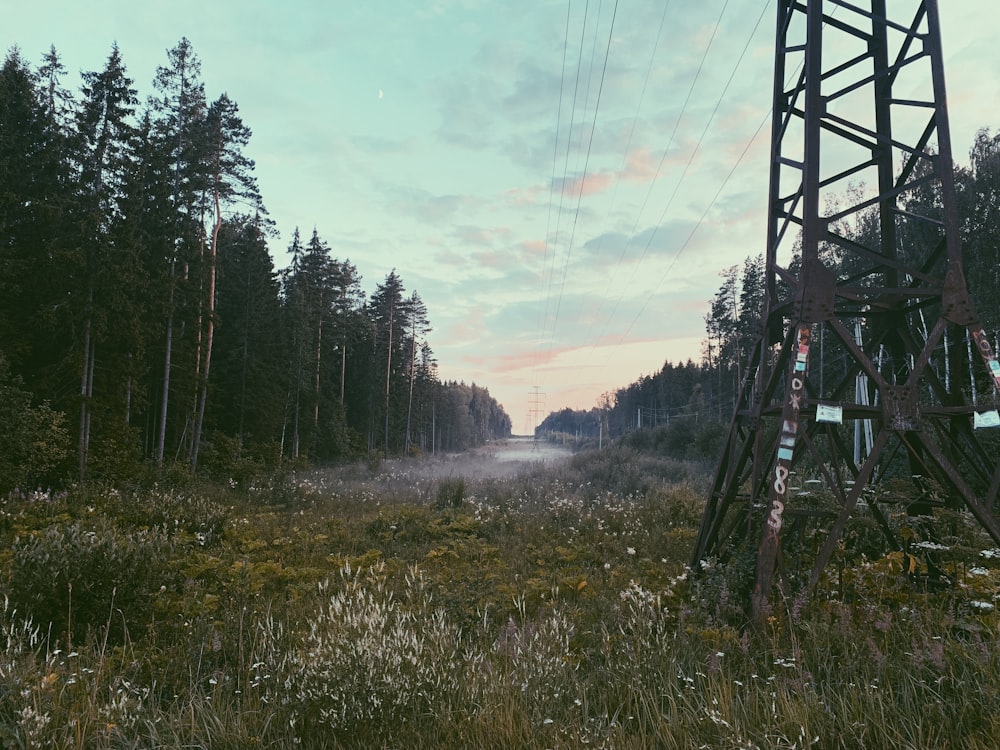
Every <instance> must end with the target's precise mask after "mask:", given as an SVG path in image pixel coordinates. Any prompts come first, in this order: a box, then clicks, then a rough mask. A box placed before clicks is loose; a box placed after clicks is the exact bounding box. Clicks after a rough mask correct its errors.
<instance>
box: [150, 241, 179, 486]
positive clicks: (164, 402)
mask: <svg viewBox="0 0 1000 750" xmlns="http://www.w3.org/2000/svg"><path fill="white" fill-rule="evenodd" d="M176 264H177V260H176V259H175V258H171V259H170V293H169V295H168V297H167V309H168V313H167V341H166V346H165V348H166V354H165V355H164V358H163V359H164V361H163V397H162V399H161V401H160V426H159V433H158V434H157V436H156V456H155V460H156V466H157V468H160V467H162V466H163V449H164V446H165V445H166V442H167V411H168V404H169V401H170V359H171V356H172V355H173V350H174V283H175V281H176V279H175V277H174V274H175V272H176Z"/></svg>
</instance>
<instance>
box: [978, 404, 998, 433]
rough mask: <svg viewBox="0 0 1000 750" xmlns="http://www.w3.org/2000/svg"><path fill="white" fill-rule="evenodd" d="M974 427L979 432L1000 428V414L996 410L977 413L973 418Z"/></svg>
mask: <svg viewBox="0 0 1000 750" xmlns="http://www.w3.org/2000/svg"><path fill="white" fill-rule="evenodd" d="M972 426H973V428H974V429H977V430H980V429H983V428H984V427H1000V412H997V410H996V409H991V410H990V411H977V412H976V413H975V416H973V418H972Z"/></svg>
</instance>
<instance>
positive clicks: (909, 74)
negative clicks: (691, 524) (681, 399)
mask: <svg viewBox="0 0 1000 750" xmlns="http://www.w3.org/2000/svg"><path fill="white" fill-rule="evenodd" d="M777 5H778V12H777V33H776V47H775V49H776V52H775V66H774V89H773V90H774V100H773V106H774V110H773V122H772V133H771V160H770V170H771V172H770V200H769V208H768V229H767V248H766V279H765V285H766V288H765V290H764V305H763V310H762V326H761V333H760V336H759V339H758V340H757V341H756V343H755V345H754V348H753V351H752V354H751V356H750V361H749V367H748V368H747V371H746V372H747V375H746V377H745V379H744V382H743V385H742V387H741V391H740V394H739V397H738V401H737V407H736V412H735V414H734V416H733V419H732V423H731V425H730V429H729V434H728V439H727V443H726V446H725V451H724V455H723V457H722V460H721V462H720V464H719V468H718V471H717V473H716V476H715V481H714V483H713V485H712V489H711V494H710V496H709V498H708V503H707V506H706V510H705V515H704V517H703V519H702V523H701V527H700V529H699V532H698V537H697V541H696V545H695V550H694V553H693V555H692V565H693V566H697V565H698V564H699V561H701V560H703V559H705V558H707V557H710V556H715V555H720V556H725V555H726V554H727V551H731V550H733V549H734V548H736V547H739V546H740V545H741V544H743V545H744V549H746V548H747V545H749V548H750V549H751V550H752V549H753V546H754V545H756V544H757V542H758V540H759V546H758V547H757V551H756V581H755V587H754V590H753V594H752V601H751V603H752V606H753V612H754V615H755V617H758V618H759V617H760V616H761V615H762V614H763V613H764V612H766V611H767V608H768V606H769V600H770V593H771V587H772V579H774V577H775V574H776V573H777V576H778V578H777V580H779V581H781V582H782V585H787V586H788V588H790V589H791V588H796V589H797V590H798V591H800V592H802V591H809V590H811V589H812V588H813V587H814V586H815V585H816V583H817V582H818V581H819V579H820V576H821V575H822V572H823V569H824V567H825V566H826V563H827V562H828V561H829V559H830V557H831V555H832V553H833V552H834V550H835V548H836V546H837V544H838V542H840V541H841V539H842V538H843V535H844V532H845V530H846V529H848V528H849V525H850V524H851V522H852V520H854V519H856V518H857V517H858V516H859V515H860V514H862V513H864V514H865V515H866V516H867V517H870V518H871V519H873V520H874V522H875V523H876V524H877V525H878V527H879V528H880V529H881V532H882V536H883V537H884V539H885V541H886V543H887V545H888V547H889V548H890V549H902V548H903V544H904V542H903V541H902V540H901V539H899V538H897V537H898V534H897V533H896V532H895V531H894V530H893V524H892V523H891V517H892V513H893V512H894V509H893V506H890V505H888V500H889V499H895V500H898V499H899V498H898V497H897V498H890V497H887V496H884V495H882V494H880V493H877V492H871V491H867V492H866V488H867V489H869V490H870V488H872V487H874V486H875V485H876V484H877V483H880V482H882V480H885V479H888V478H900V479H905V480H906V481H907V482H912V483H913V484H914V489H913V491H912V493H910V494H909V497H910V499H912V498H917V500H918V505H911V506H910V508H909V510H910V511H911V512H912V511H913V510H914V509H915V508H917V507H919V510H920V511H921V512H926V511H928V510H929V509H933V507H934V506H935V505H946V506H949V507H956V508H961V507H964V508H967V509H968V510H969V511H971V512H972V514H973V515H974V516H975V518H976V519H978V521H979V523H980V524H981V525H982V526H983V527H984V528H985V529H986V530H987V531H988V533H989V534H990V535H991V536H992V537H993V539H994V540H996V541H997V542H998V543H1000V525H998V523H997V521H996V519H995V518H994V516H993V509H994V505H995V503H996V500H997V491H998V486H1000V472H998V467H997V455H996V448H995V445H996V443H993V446H994V447H990V445H989V441H990V440H992V439H994V437H995V436H994V435H990V436H986V435H985V434H984V431H982V430H979V429H976V428H977V427H979V426H984V425H990V424H993V423H994V422H996V421H997V412H996V406H995V400H996V393H997V386H998V385H1000V365H998V363H997V359H996V357H995V355H994V352H993V347H992V346H991V344H990V342H989V340H988V338H987V337H986V335H985V334H984V332H983V329H982V326H981V325H980V323H979V321H978V318H977V316H976V313H975V310H974V309H973V305H972V304H971V302H970V300H969V296H968V293H967V291H966V284H965V277H964V273H963V269H962V251H961V242H960V237H959V221H958V210H957V208H958V207H957V204H956V193H955V183H954V175H953V172H952V163H953V162H952V153H951V142H950V133H949V127H948V113H947V106H946V99H945V86H944V72H943V62H942V53H941V36H940V25H939V16H938V6H937V2H936V0H894V1H893V2H892V13H893V16H891V17H890V16H889V15H888V14H887V10H886V0H868V2H863V1H862V0H857V1H856V2H844V1H843V0H826V1H825V2H824V0H798V1H797V2H796V1H794V0H778V2H777ZM862 6H863V7H862ZM900 13H906V14H907V15H905V16H900V15H899V14H900ZM967 346H969V347H970V351H976V352H977V354H976V356H975V357H974V358H973V357H971V355H970V356H969V357H966V356H965V354H966V347H967ZM977 394H978V396H977ZM806 480H808V481H809V482H810V483H811V484H810V485H808V486H804V485H805V481H806ZM813 486H822V487H824V488H825V492H823V493H810V494H809V495H807V494H806V491H805V490H806V489H807V488H808V487H813ZM815 494H821V495H823V496H824V497H826V498H827V499H826V500H825V504H824V503H823V502H819V501H817V500H816V499H815V498H814V497H813V495H815ZM831 498H832V499H831ZM882 500H886V501H887V502H882ZM806 531H808V534H806V533H805V532H806ZM807 537H808V539H809V540H811V541H810V543H808V544H807V543H805V542H804V540H805V539H806V538H807Z"/></svg>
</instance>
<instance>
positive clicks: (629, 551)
mask: <svg viewBox="0 0 1000 750" xmlns="http://www.w3.org/2000/svg"><path fill="white" fill-rule="evenodd" d="M625 551H626V552H628V554H630V555H634V554H635V547H627V548H626V549H625Z"/></svg>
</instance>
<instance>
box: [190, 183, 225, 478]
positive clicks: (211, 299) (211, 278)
mask: <svg viewBox="0 0 1000 750" xmlns="http://www.w3.org/2000/svg"><path fill="white" fill-rule="evenodd" d="M219 179H220V177H219V175H216V185H218V180H219ZM221 228H222V206H221V203H220V200H219V190H218V188H216V190H215V228H214V229H213V230H212V245H211V247H210V248H209V253H208V311H207V315H206V317H207V319H208V322H207V325H206V328H205V364H204V367H202V368H201V396H200V398H199V400H198V416H197V419H196V420H195V425H194V435H193V436H192V438H191V472H192V473H194V472H195V471H197V469H198V449H199V448H200V447H201V431H202V426H203V425H204V424H205V404H206V402H207V401H208V372H209V369H210V368H211V366H212V340H213V338H214V335H215V266H216V259H217V258H218V255H219V230H220V229H221Z"/></svg>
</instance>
